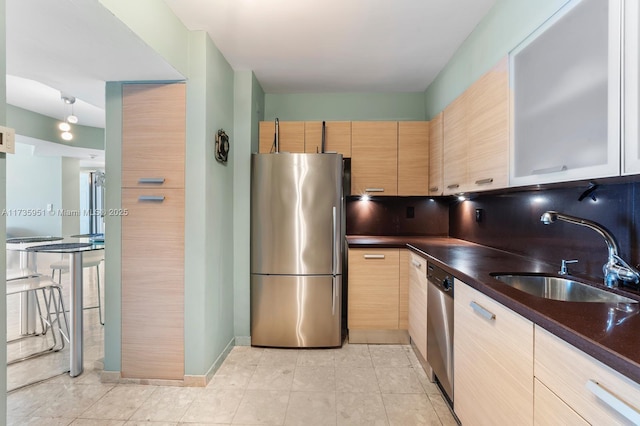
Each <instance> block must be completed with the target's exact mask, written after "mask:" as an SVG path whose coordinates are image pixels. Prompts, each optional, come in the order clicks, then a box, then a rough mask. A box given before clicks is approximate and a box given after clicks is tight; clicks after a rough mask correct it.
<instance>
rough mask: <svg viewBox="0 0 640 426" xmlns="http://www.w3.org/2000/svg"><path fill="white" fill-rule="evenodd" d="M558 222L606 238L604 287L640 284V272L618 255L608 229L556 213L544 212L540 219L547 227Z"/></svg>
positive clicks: (614, 240) (585, 220) (603, 268)
mask: <svg viewBox="0 0 640 426" xmlns="http://www.w3.org/2000/svg"><path fill="white" fill-rule="evenodd" d="M556 220H561V221H563V222H568V223H573V224H575V225H580V226H585V227H587V228H590V229H593V230H594V231H596V232H597V233H598V234H600V236H602V238H604V242H605V244H606V245H607V250H608V252H609V256H608V259H607V263H605V264H604V266H603V267H602V272H603V273H604V285H606V286H607V287H617V286H618V280H620V281H623V282H625V283H634V284H638V283H639V282H640V272H638V270H636V269H635V268H633V267H632V266H630V265H629V264H628V263H627V262H625V261H624V260H623V259H622V258H621V257H620V256H619V255H618V243H617V242H616V239H615V237H614V236H613V234H611V232H609V230H607V228H605V227H604V226H602V225H599V224H597V223H595V222H592V221H590V220H587V219H582V218H580V217H576V216H570V215H568V214H563V213H558V212H555V211H547V212H544V213H543V214H542V216H541V217H540V221H541V222H542V223H544V224H545V225H549V224H550V223H553V222H555V221H556Z"/></svg>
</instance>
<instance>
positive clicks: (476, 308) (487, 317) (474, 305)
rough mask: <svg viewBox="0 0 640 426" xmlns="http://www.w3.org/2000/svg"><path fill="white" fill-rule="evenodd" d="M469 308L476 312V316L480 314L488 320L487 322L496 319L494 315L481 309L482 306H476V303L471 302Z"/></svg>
mask: <svg viewBox="0 0 640 426" xmlns="http://www.w3.org/2000/svg"><path fill="white" fill-rule="evenodd" d="M469 306H471V308H472V309H473V310H474V311H476V312H477V313H478V314H480V316H481V317H483V318H485V319H488V320H489V321H492V320H495V319H496V314H494V313H493V312H491V311H488V310H487V309H485V308H483V307H482V306H480V305H478V304H477V303H476V302H471V303H469Z"/></svg>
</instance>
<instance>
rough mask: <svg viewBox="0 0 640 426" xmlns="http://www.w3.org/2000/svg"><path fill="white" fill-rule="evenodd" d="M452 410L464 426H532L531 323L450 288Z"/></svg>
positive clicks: (470, 292) (463, 288) (464, 288)
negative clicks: (451, 314) (452, 293)
mask: <svg viewBox="0 0 640 426" xmlns="http://www.w3.org/2000/svg"><path fill="white" fill-rule="evenodd" d="M454 291H455V298H454V324H455V333H454V345H453V346H454V347H453V358H454V386H453V394H454V398H453V399H454V408H455V412H456V415H457V416H458V418H459V419H460V421H461V422H462V424H463V425H531V424H533V323H532V322H531V321H529V320H527V319H525V318H523V317H522V316H520V315H519V314H517V313H515V312H513V311H512V310H510V309H508V308H506V307H505V306H503V305H501V304H500V303H498V302H496V301H495V300H493V299H491V298H489V297H487V296H486V295H484V294H482V293H480V292H479V291H477V290H475V289H473V288H471V287H470V286H468V285H467V284H465V283H463V282H462V281H459V280H457V279H456V280H455V283H454Z"/></svg>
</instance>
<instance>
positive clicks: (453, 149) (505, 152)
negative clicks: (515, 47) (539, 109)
mask: <svg viewBox="0 0 640 426" xmlns="http://www.w3.org/2000/svg"><path fill="white" fill-rule="evenodd" d="M443 121H444V131H443V134H444V164H445V165H446V167H445V168H444V194H445V195H447V194H456V193H460V192H467V191H472V192H477V191H485V190H489V189H497V188H505V187H507V186H508V183H509V78H508V72H507V60H506V58H505V59H503V60H501V61H500V62H499V63H498V64H497V65H496V66H494V67H493V68H492V69H490V70H489V71H488V72H487V73H485V74H484V75H483V76H482V77H480V78H479V79H478V80H476V81H475V82H474V83H473V84H472V85H471V86H470V87H469V88H468V89H467V90H465V91H464V92H463V93H462V94H461V95H460V96H458V97H457V98H456V99H455V100H454V101H453V102H452V103H451V104H449V105H448V106H447V107H446V108H445V110H444V119H443Z"/></svg>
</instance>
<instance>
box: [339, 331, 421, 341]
mask: <svg viewBox="0 0 640 426" xmlns="http://www.w3.org/2000/svg"><path fill="white" fill-rule="evenodd" d="M349 343H352V344H353V343H355V344H360V343H362V344H367V343H371V344H378V345H408V344H409V332H408V331H407V330H353V329H350V330H349Z"/></svg>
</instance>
